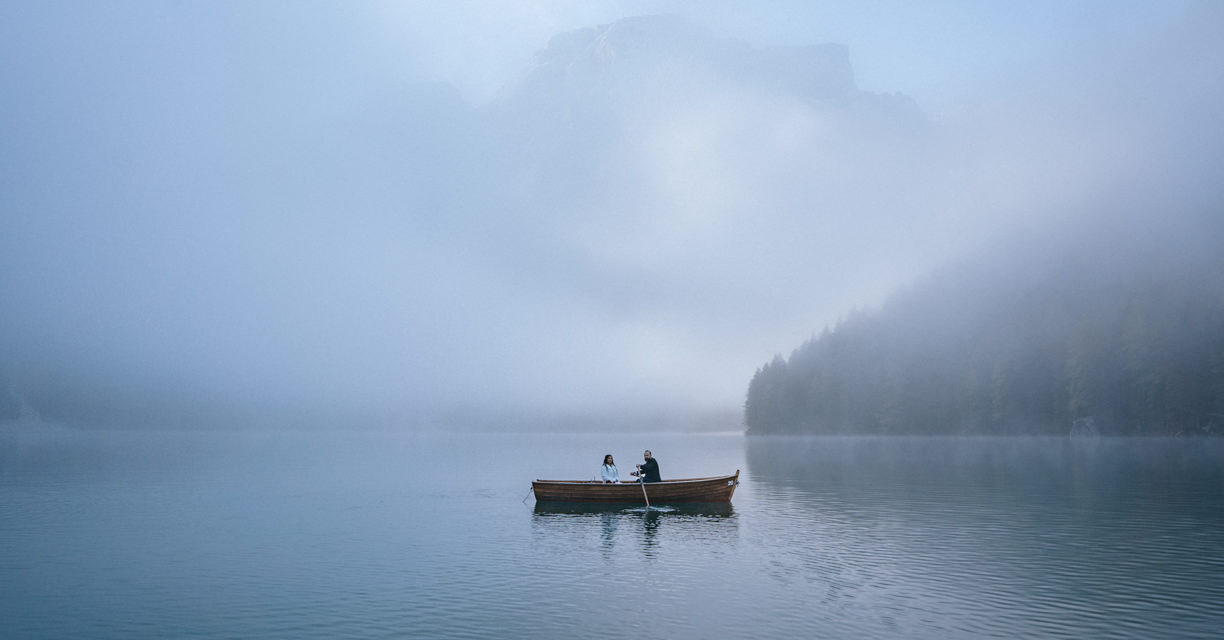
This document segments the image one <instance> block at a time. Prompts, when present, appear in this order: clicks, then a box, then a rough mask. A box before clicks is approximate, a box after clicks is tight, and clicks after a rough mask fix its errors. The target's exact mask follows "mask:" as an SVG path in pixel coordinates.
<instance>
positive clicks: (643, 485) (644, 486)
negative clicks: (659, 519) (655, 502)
mask: <svg viewBox="0 0 1224 640" xmlns="http://www.w3.org/2000/svg"><path fill="white" fill-rule="evenodd" d="M638 482H639V483H640V484H641V485H642V497H643V498H646V508H647V509H649V508H650V496H648V495H646V481H645V480H638Z"/></svg>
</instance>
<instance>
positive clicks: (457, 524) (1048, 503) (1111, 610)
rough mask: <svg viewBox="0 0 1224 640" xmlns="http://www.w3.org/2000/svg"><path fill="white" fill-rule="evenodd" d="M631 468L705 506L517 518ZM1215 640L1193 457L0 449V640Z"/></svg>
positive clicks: (190, 443) (1034, 444)
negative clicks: (718, 495)
mask: <svg viewBox="0 0 1224 640" xmlns="http://www.w3.org/2000/svg"><path fill="white" fill-rule="evenodd" d="M644 448H650V449H651V450H653V452H654V453H655V455H656V457H657V458H658V459H659V461H660V466H661V470H662V473H663V476H664V477H665V478H666V477H668V476H671V477H683V476H702V475H716V474H723V473H731V472H734V471H735V469H737V468H738V469H741V470H742V476H741V478H742V481H743V482H742V484H741V486H740V487H739V489H738V490H737V492H736V494H735V499H734V501H733V504H732V505H731V506H730V507H724V508H717V507H706V508H689V509H664V510H651V511H647V510H645V509H642V508H624V509H613V510H606V511H583V510H580V509H579V510H567V509H556V508H540V507H537V506H536V505H535V503H534V500H533V498H532V497H530V495H529V494H528V489H529V488H530V481H531V480H532V479H533V478H537V477H542V478H565V477H572V478H590V477H592V476H593V475H594V474H595V473H596V469H597V467H598V465H599V462H600V460H601V459H602V456H603V454H604V453H612V454H613V455H615V456H616V459H617V462H618V464H619V466H620V468H621V471H622V474H627V472H628V470H629V469H632V465H633V463H635V462H637V461H638V460H639V458H640V455H641V451H642V449H644ZM524 498H526V500H525V501H524ZM1222 629H1224V442H1221V441H1220V440H1151V439H1144V440H1131V439H1122V440H1115V439H1101V440H1089V441H1070V440H1067V439H1027V438H1026V439H1012V438H999V439H963V440H958V439H946V438H893V439H879V438H810V439H805V438H746V437H743V436H741V435H645V434H642V435H633V434H629V435H625V434H618V435H600V436H596V435H539V434H532V435H522V434H516V435H436V434H435V435H405V434H385V433H368V432H367V433H360V432H359V433H232V432H222V433H141V432H105V433H101V432H88V431H84V432H62V431H56V432H53V433H50V434H45V435H37V436H31V435H28V434H19V433H17V432H15V431H12V430H9V431H4V432H0V635H3V636H4V637H11V638H128V639H130V638H250V637H259V638H336V637H390V638H400V637H407V638H418V637H419V638H487V637H499V638H591V637H626V638H627V637H629V636H630V635H639V634H650V636H651V637H671V638H746V637H753V638H770V637H776V638H795V637H830V638H841V637H846V638H848V637H855V638H873V637H874V638H902V637H904V638H983V637H1004V638H1037V637H1040V638H1219V637H1220V634H1221V630H1222Z"/></svg>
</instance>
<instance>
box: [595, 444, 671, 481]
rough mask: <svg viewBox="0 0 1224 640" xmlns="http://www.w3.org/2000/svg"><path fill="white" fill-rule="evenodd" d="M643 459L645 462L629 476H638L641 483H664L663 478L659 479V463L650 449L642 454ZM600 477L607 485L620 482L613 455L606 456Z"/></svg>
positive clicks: (600, 469)
mask: <svg viewBox="0 0 1224 640" xmlns="http://www.w3.org/2000/svg"><path fill="white" fill-rule="evenodd" d="M642 458H644V459H645V462H643V463H642V464H639V465H636V466H637V468H636V469H635V470H633V471H630V472H629V475H631V476H637V478H638V481H639V482H662V481H663V478H661V477H659V461H658V460H655V459H654V456H652V455H650V449H647V450H646V451H644V452H642ZM599 476H600V477H601V478H603V481H604V482H606V483H612V484H617V483H619V482H620V475H619V474H618V472H617V471H616V463H615V462H613V461H612V454H610V453H609V454H608V455H606V456H604V459H603V466H602V467H600V468H599Z"/></svg>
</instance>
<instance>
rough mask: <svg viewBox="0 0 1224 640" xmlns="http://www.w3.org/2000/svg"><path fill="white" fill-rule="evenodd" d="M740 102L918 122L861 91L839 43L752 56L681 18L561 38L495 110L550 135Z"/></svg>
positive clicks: (892, 99) (904, 102)
mask: <svg viewBox="0 0 1224 640" xmlns="http://www.w3.org/2000/svg"><path fill="white" fill-rule="evenodd" d="M727 96H738V97H745V98H752V99H758V100H793V101H798V102H800V103H802V104H805V105H808V106H810V107H813V108H820V109H827V110H833V111H840V112H843V113H845V114H855V113H858V114H860V115H862V116H864V117H867V116H868V115H869V116H870V117H871V118H879V117H880V115H881V114H882V113H883V114H886V117H887V118H890V119H893V120H897V121H904V122H907V123H912V122H914V121H916V120H917V119H918V117H917V109H916V108H915V107H914V105H913V103H912V101H910V100H909V99H908V98H906V97H904V96H900V95H892V94H889V95H882V94H872V93H868V92H863V91H860V90H859V89H858V88H857V86H856V85H855V80H854V70H853V69H852V67H851V65H850V56H849V51H848V49H847V48H846V47H845V46H844V45H840V44H818V45H810V46H793V47H764V48H756V47H752V46H750V45H748V44H746V43H744V42H740V41H737V40H732V39H726V38H719V37H717V36H715V35H714V34H712V33H710V32H708V31H706V30H704V29H702V28H700V27H698V26H695V25H693V24H690V23H688V22H686V21H685V20H684V19H683V18H681V17H679V16H644V17H636V18H626V19H623V20H620V21H617V22H614V23H612V24H606V25H600V26H597V27H590V28H585V29H577V30H574V31H570V32H567V33H563V34H560V35H558V36H556V37H554V38H553V39H552V40H551V41H550V42H549V44H548V47H547V48H546V49H544V50H543V51H541V52H540V53H539V54H538V55H537V56H536V59H535V61H534V63H533V64H532V65H531V67H530V68H528V69H527V70H526V71H525V72H524V73H523V75H522V76H521V77H520V78H519V79H518V80H517V81H516V82H513V83H511V84H510V85H508V86H507V87H506V88H504V89H503V90H502V92H501V93H500V94H499V95H498V96H497V98H495V100H494V101H493V103H492V104H491V105H490V107H489V110H490V112H491V113H492V114H493V115H494V116H495V117H496V118H498V119H501V120H503V121H514V120H517V121H519V122H523V123H531V122H534V123H537V124H539V125H544V126H545V127H546V128H549V129H553V130H556V129H558V128H566V127H575V128H577V127H578V126H579V125H583V126H586V125H588V124H589V123H590V122H592V121H595V122H598V121H600V120H603V121H606V122H607V123H608V124H613V123H620V124H630V125H631V124H632V123H633V121H634V120H636V119H638V118H642V117H650V116H651V115H652V114H655V113H656V112H657V111H658V110H660V109H667V108H669V107H681V106H685V105H690V104H692V103H693V102H695V101H701V100H724V99H726V97H727Z"/></svg>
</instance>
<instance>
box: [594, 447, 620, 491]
mask: <svg viewBox="0 0 1224 640" xmlns="http://www.w3.org/2000/svg"><path fill="white" fill-rule="evenodd" d="M599 475H600V477H601V478H603V481H604V482H610V483H612V484H618V483H620V474H619V473H617V471H616V463H615V462H613V461H612V454H610V453H609V454H608V455H606V456H604V461H603V466H602V467H600V468H599Z"/></svg>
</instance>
